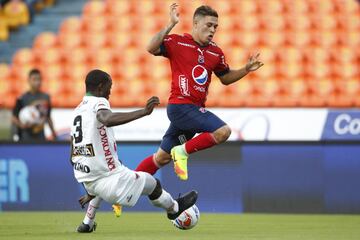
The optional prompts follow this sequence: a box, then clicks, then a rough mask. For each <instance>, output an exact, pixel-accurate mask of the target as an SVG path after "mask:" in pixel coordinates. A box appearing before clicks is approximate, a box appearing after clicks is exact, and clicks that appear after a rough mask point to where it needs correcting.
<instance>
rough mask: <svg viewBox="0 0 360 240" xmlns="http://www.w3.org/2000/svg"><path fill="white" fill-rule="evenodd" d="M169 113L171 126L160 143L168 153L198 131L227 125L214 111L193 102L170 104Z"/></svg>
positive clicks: (210, 130) (212, 130)
mask: <svg viewBox="0 0 360 240" xmlns="http://www.w3.org/2000/svg"><path fill="white" fill-rule="evenodd" d="M167 115H168V118H169V120H170V126H169V128H168V130H167V131H166V133H165V135H164V137H163V139H162V142H161V145H160V148H161V149H162V150H164V151H165V152H167V153H170V151H171V148H173V147H174V146H176V145H180V144H183V143H184V142H186V141H188V140H190V139H191V138H192V137H193V136H194V135H195V134H196V133H202V132H214V131H215V130H217V129H219V128H221V127H222V126H224V125H226V123H225V122H224V121H222V120H221V119H220V118H219V117H217V116H216V115H215V114H213V113H212V112H210V111H208V110H205V108H203V107H199V106H196V105H193V104H169V105H168V106H167Z"/></svg>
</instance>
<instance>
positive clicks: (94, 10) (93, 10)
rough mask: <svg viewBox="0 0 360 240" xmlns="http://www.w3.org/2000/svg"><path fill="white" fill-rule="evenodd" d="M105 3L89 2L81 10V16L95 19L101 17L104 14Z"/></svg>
mask: <svg viewBox="0 0 360 240" xmlns="http://www.w3.org/2000/svg"><path fill="white" fill-rule="evenodd" d="M105 11H106V3H104V2H103V1H99V0H96V1H89V2H87V3H86V4H85V6H84V8H83V16H85V17H97V16H102V15H104V14H105V13H106V12H105Z"/></svg>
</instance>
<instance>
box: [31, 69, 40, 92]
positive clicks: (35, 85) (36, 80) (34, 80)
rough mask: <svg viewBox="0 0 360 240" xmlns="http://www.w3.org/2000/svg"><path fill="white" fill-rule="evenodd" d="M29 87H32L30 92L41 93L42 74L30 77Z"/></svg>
mask: <svg viewBox="0 0 360 240" xmlns="http://www.w3.org/2000/svg"><path fill="white" fill-rule="evenodd" d="M29 85H30V90H31V91H34V92H38V91H40V87H41V76H40V74H37V73H36V74H32V75H31V76H30V77H29Z"/></svg>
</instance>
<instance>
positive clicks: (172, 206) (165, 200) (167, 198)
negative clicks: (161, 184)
mask: <svg viewBox="0 0 360 240" xmlns="http://www.w3.org/2000/svg"><path fill="white" fill-rule="evenodd" d="M151 203H152V204H153V205H154V206H156V207H161V208H163V209H165V210H166V211H167V212H168V213H176V212H178V211H179V205H178V203H177V201H175V200H174V199H173V198H172V197H171V195H170V194H169V193H168V192H166V191H165V190H164V189H163V190H162V193H161V195H160V197H159V198H157V199H155V200H151Z"/></svg>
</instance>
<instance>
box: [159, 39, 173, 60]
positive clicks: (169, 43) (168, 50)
mask: <svg viewBox="0 0 360 240" xmlns="http://www.w3.org/2000/svg"><path fill="white" fill-rule="evenodd" d="M176 37H177V36H176V34H170V35H166V36H165V38H164V41H163V42H162V44H161V45H160V53H159V54H158V55H160V56H164V57H166V58H170V57H171V56H172V54H173V52H174V47H175V44H176V41H175V39H176Z"/></svg>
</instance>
